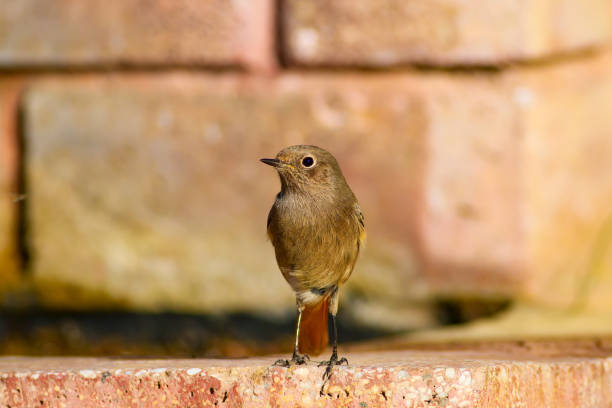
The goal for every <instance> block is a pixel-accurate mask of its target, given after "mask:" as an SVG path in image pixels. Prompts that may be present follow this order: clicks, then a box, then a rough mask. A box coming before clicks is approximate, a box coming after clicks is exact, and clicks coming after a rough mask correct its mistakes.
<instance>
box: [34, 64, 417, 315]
mask: <svg viewBox="0 0 612 408" xmlns="http://www.w3.org/2000/svg"><path fill="white" fill-rule="evenodd" d="M398 86H399V87H400V89H402V90H403V91H402V92H398V91H397V89H398ZM415 86H416V85H415V83H414V78H412V77H405V78H402V77H401V76H394V77H385V78H381V79H368V78H364V77H362V76H348V77H346V78H342V79H338V78H336V77H333V76H314V77H312V78H307V77H300V76H293V75H288V76H284V77H282V78H280V79H278V80H265V79H253V78H248V77H241V76H235V75H186V76H185V75H179V76H164V75H149V76H139V77H132V78H129V77H117V78H111V79H94V80H87V79H83V80H76V81H73V80H58V81H49V82H46V83H41V84H39V85H35V86H33V87H32V88H31V90H30V92H29V93H28V94H27V96H26V101H25V122H26V125H25V131H26V134H27V140H28V157H27V159H28V168H27V172H28V186H29V208H30V209H31V212H30V214H29V216H30V217H31V218H30V219H31V230H30V231H31V242H32V250H33V259H32V266H33V276H34V278H35V279H36V280H37V281H39V282H44V283H59V284H62V285H63V286H64V287H72V288H73V289H74V293H73V292H66V291H55V290H44V291H42V292H43V294H44V296H56V297H54V298H50V299H48V300H49V301H50V302H54V303H61V304H64V305H68V306H70V305H72V306H75V305H77V306H78V305H80V302H79V301H77V300H75V298H78V296H79V293H83V292H84V293H83V299H84V302H94V303H95V300H96V296H95V295H94V294H95V293H97V294H99V295H100V296H101V299H100V301H101V302H102V303H103V304H104V302H106V301H107V300H113V301H114V302H121V303H124V304H125V305H127V306H131V307H138V308H148V309H152V308H157V307H170V308H179V309H189V308H192V309H199V310H210V311H212V310H214V311H217V310H221V309H228V308H230V309H240V308H245V309H262V308H265V309H267V310H269V309H273V308H276V307H278V306H279V305H283V306H288V305H291V304H292V303H293V298H292V294H291V293H290V291H289V288H288V285H287V284H286V283H285V282H284V280H283V278H282V277H281V275H280V273H279V272H278V269H277V266H276V264H275V260H274V254H273V250H272V246H271V244H270V243H269V242H267V240H266V235H265V219H266V216H267V212H268V210H269V208H270V206H271V204H272V202H273V200H274V196H275V194H276V192H277V191H278V189H279V182H278V176H277V175H276V174H275V173H274V172H273V171H272V170H271V169H270V168H269V167H267V166H264V165H263V164H261V163H259V162H258V159H259V158H260V157H267V156H271V155H274V154H276V152H277V151H279V150H280V149H281V148H282V147H283V146H285V145H289V144H294V143H299V142H304V141H307V142H311V143H316V144H320V145H323V146H326V147H327V148H329V149H330V150H331V151H333V152H334V153H335V154H336V155H337V157H338V159H339V160H340V163H341V164H342V166H343V169H344V170H345V173H346V176H347V178H348V179H349V182H350V183H351V185H352V186H353V187H354V189H355V192H356V194H357V196H358V197H359V198H360V200H361V202H362V204H363V209H364V212H365V214H366V217H367V218H368V220H369V221H368V225H369V227H370V237H372V240H371V243H370V244H369V245H368V249H367V250H366V256H365V257H364V259H363V260H362V262H360V266H359V267H358V269H359V271H358V272H356V273H355V276H354V277H353V278H352V279H351V281H352V282H353V285H357V286H359V287H361V288H362V289H365V288H367V293H368V295H369V296H372V297H378V298H381V299H392V298H405V297H406V296H407V295H408V294H410V293H412V294H414V292H415V291H416V290H418V288H415V285H411V283H412V282H413V281H414V280H415V278H414V274H415V271H416V267H415V260H414V257H413V254H412V251H411V249H410V247H409V246H408V245H407V242H410V235H411V234H412V231H411V227H410V222H411V219H412V215H413V213H414V210H412V209H411V205H412V204H416V203H417V202H418V200H417V199H416V198H411V197H414V196H415V194H416V187H415V184H416V183H417V181H418V180H420V179H421V178H422V177H421V172H420V168H421V161H422V159H423V157H424V155H423V153H422V151H421V146H420V144H419V141H420V140H421V139H422V137H423V135H424V131H425V121H426V118H425V117H424V112H423V105H422V102H421V101H420V98H419V96H418V94H416V93H414V91H411V89H414V87H415ZM372 135H376V136H375V138H374V137H371V136H372ZM411 203H412V204H411ZM383 215H384V216H383ZM75 243H78V245H75ZM398 271H401V273H398ZM66 290H67V289H66ZM60 294H61V295H60Z"/></svg>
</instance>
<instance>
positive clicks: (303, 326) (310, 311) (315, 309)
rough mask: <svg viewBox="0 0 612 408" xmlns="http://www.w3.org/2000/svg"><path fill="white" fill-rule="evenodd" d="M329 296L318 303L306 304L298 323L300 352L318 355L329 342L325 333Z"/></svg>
mask: <svg viewBox="0 0 612 408" xmlns="http://www.w3.org/2000/svg"><path fill="white" fill-rule="evenodd" d="M328 305H329V298H327V297H324V298H323V299H322V300H321V301H320V302H319V303H315V304H313V305H306V307H305V308H304V310H303V311H302V320H301V323H300V335H299V339H298V341H299V351H300V353H302V354H309V355H314V356H316V355H319V354H321V353H322V352H323V350H325V348H326V347H327V345H328V343H329V337H328V333H327V313H328V307H329V306H328Z"/></svg>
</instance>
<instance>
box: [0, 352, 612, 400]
mask: <svg viewBox="0 0 612 408" xmlns="http://www.w3.org/2000/svg"><path fill="white" fill-rule="evenodd" d="M549 346H550V347H549V348H548V349H546V350H542V349H539V350H537V351H531V352H530V351H529V348H526V347H522V348H521V347H518V348H517V347H508V348H506V349H495V348H492V349H487V348H486V347H485V348H476V349H468V350H461V351H440V350H438V351H427V350H415V351H397V352H379V353H355V354H348V355H347V357H348V359H349V361H350V364H351V365H350V366H348V367H347V366H340V367H337V368H335V372H334V375H333V376H332V379H331V381H330V382H329V384H328V385H327V386H326V387H325V388H324V391H325V392H324V394H323V395H322V396H321V395H319V390H320V387H321V382H322V380H321V374H322V372H323V370H324V368H322V367H317V366H316V364H315V363H310V364H308V365H307V366H301V367H293V368H290V369H286V368H279V367H271V364H272V362H273V361H274V360H275V358H274V357H270V358H259V359H248V360H197V359H194V360H97V359H76V358H68V359H66V358H65V359H59V358H46V359H45V358H39V359H28V358H10V357H9V358H6V357H5V358H2V359H0V403H2V404H3V405H5V406H7V405H10V406H11V407H14V408H19V407H31V406H43V407H64V406H65V407H76V406H78V407H97V406H100V405H104V406H108V407H137V406H191V405H203V406H207V405H211V406H213V405H215V406H216V405H219V406H229V407H265V406H275V407H295V406H303V407H334V406H340V407H364V406H368V407H374V406H375V407H378V406H413V407H428V406H439V407H449V408H451V407H492V406H495V407H516V406H522V407H538V408H539V407H556V408H557V407H572V408H578V407H585V408H586V407H604V406H609V405H610V404H612V393H611V390H612V357H610V356H611V354H610V352H609V350H607V351H606V350H601V349H597V348H594V347H590V348H587V349H580V350H575V349H572V350H574V351H573V352H572V356H571V357H568V356H567V352H568V350H566V349H565V350H564V349H561V350H558V349H557V348H556V347H555V344H554V343H553V344H552V345H549Z"/></svg>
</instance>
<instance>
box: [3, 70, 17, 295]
mask: <svg viewBox="0 0 612 408" xmlns="http://www.w3.org/2000/svg"><path fill="white" fill-rule="evenodd" d="M20 88H21V86H20V83H19V81H11V80H0V292H2V291H3V289H5V288H7V287H8V286H10V284H11V283H13V282H14V281H15V279H16V278H17V264H18V262H17V250H16V234H17V230H16V217H17V205H16V204H15V202H14V201H15V200H16V199H17V195H16V194H15V193H16V191H17V100H18V95H19V91H20Z"/></svg>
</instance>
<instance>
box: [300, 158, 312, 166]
mask: <svg viewBox="0 0 612 408" xmlns="http://www.w3.org/2000/svg"><path fill="white" fill-rule="evenodd" d="M313 164H314V159H313V158H312V157H310V156H306V157H304V158H303V159H302V166H304V167H312V165H313Z"/></svg>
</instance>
